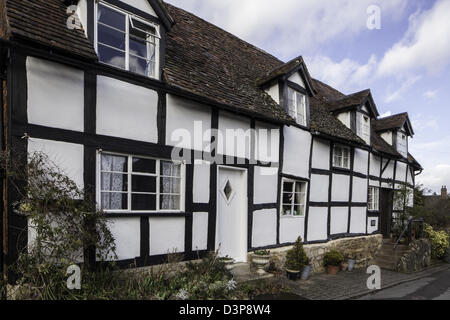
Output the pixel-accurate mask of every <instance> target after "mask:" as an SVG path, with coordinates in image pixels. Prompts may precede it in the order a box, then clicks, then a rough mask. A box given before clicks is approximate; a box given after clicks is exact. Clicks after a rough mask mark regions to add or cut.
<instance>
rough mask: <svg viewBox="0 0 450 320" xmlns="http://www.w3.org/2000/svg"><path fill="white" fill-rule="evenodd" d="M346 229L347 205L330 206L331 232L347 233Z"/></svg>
mask: <svg viewBox="0 0 450 320" xmlns="http://www.w3.org/2000/svg"><path fill="white" fill-rule="evenodd" d="M347 231H348V207H342V208H331V224H330V233H331V234H341V233H347Z"/></svg>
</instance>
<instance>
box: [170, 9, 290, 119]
mask: <svg viewBox="0 0 450 320" xmlns="http://www.w3.org/2000/svg"><path fill="white" fill-rule="evenodd" d="M166 6H167V8H168V11H169V13H170V15H171V16H172V17H173V18H174V19H175V21H176V22H175V25H174V26H173V28H172V31H171V32H170V33H169V34H168V37H167V51H166V68H165V70H164V74H165V79H166V81H167V83H168V84H169V85H172V86H175V87H179V88H182V89H183V90H186V91H189V92H191V93H194V94H196V95H199V96H203V97H206V98H210V99H213V100H214V101H217V102H218V103H220V104H225V105H228V106H231V107H232V108H234V109H235V110H236V111H241V112H252V113H253V114H259V115H260V116H261V117H265V118H268V119H273V120H276V121H283V122H291V123H292V122H293V119H292V118H291V117H289V115H288V114H287V113H286V112H285V111H284V110H283V109H282V108H280V106H279V105H278V104H277V103H276V102H275V101H274V100H273V99H272V98H271V97H270V96H269V95H268V94H267V93H266V92H264V91H263V90H261V89H260V88H259V87H258V85H257V84H256V79H258V78H260V77H262V76H264V75H265V73H266V72H267V70H272V69H274V68H276V67H278V66H280V65H283V64H284V63H283V62H282V61H280V60H278V59H277V58H275V57H274V56H272V55H270V54H268V53H266V52H264V51H262V50H260V49H258V48H256V47H254V46H253V45H250V44H248V43H247V42H245V41H243V40H241V39H239V38H237V37H236V36H234V35H232V34H230V33H228V32H226V31H224V30H222V29H220V28H218V27H216V26H214V25H212V24H211V23H209V22H206V21H205V20H202V19H200V18H198V17H196V16H194V15H193V14H191V13H188V12H186V11H184V10H182V9H179V8H176V7H174V6H171V5H169V4H166Z"/></svg>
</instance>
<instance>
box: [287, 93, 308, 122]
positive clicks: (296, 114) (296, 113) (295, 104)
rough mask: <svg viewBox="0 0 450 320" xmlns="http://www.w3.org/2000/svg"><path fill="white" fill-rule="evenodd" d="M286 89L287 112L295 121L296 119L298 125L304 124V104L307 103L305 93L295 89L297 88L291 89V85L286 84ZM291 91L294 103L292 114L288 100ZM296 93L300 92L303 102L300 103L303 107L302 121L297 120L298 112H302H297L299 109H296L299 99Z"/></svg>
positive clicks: (305, 120)
mask: <svg viewBox="0 0 450 320" xmlns="http://www.w3.org/2000/svg"><path fill="white" fill-rule="evenodd" d="M287 90H288V92H287V96H288V97H287V104H288V112H289V115H290V116H291V117H292V118H294V119H295V120H296V121H297V123H298V124H299V125H302V126H306V125H307V119H306V105H307V102H306V95H305V94H303V93H301V92H300V91H297V90H295V89H292V88H291V87H289V86H288V88H287ZM290 90H291V91H293V92H294V93H295V94H294V101H293V103H294V107H295V112H294V114H292V113H291V110H290V109H289V101H290V99H289V96H290V95H289V91H290ZM298 94H300V95H301V96H302V97H303V103H302V109H303V122H301V123H300V122H299V119H298V118H299V116H298V115H299V114H302V113H301V112H299V109H298V107H299V101H297V95H298Z"/></svg>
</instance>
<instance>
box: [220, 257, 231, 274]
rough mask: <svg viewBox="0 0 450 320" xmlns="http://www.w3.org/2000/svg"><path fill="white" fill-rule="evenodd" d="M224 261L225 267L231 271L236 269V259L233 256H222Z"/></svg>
mask: <svg viewBox="0 0 450 320" xmlns="http://www.w3.org/2000/svg"><path fill="white" fill-rule="evenodd" d="M220 260H221V261H222V262H223V263H225V269H227V270H228V271H231V270H233V269H234V259H231V258H221V259H220Z"/></svg>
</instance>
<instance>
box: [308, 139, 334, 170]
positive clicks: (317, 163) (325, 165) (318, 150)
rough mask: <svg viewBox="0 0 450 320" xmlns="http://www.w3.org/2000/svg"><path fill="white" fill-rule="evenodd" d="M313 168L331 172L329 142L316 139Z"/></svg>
mask: <svg viewBox="0 0 450 320" xmlns="http://www.w3.org/2000/svg"><path fill="white" fill-rule="evenodd" d="M312 167H313V168H314V169H323V170H330V143H329V142H328V141H325V140H320V139H316V138H314V143H313V154H312Z"/></svg>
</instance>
